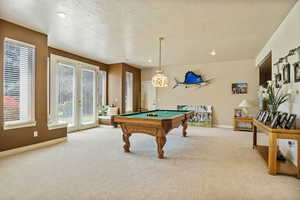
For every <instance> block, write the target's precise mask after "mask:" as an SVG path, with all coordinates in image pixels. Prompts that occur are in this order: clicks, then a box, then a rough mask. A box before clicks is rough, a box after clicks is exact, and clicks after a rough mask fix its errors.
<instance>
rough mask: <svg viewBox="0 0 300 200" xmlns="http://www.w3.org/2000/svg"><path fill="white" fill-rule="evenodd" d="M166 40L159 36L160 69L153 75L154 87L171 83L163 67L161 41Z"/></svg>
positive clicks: (161, 86)
mask: <svg viewBox="0 0 300 200" xmlns="http://www.w3.org/2000/svg"><path fill="white" fill-rule="evenodd" d="M162 40H164V38H163V37H160V38H159V70H157V71H156V74H155V75H154V76H153V77H152V85H153V87H159V88H163V87H167V86H168V84H169V80H168V77H167V76H166V75H165V74H164V73H163V71H162V69H161V41H162Z"/></svg>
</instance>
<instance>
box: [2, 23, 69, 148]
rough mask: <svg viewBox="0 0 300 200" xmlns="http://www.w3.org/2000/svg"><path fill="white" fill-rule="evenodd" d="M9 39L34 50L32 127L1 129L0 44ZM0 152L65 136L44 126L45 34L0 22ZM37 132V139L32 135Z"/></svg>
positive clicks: (45, 84) (62, 130)
mask: <svg viewBox="0 0 300 200" xmlns="http://www.w3.org/2000/svg"><path fill="white" fill-rule="evenodd" d="M5 37H8V38H11V39H14V40H18V41H22V42H26V43H29V44H32V45H35V47H36V66H35V67H36V71H35V72H36V77H35V120H36V122H37V124H36V126H35V127H27V128H18V129H11V130H4V129H3V78H2V77H3V45H4V44H3V41H4V38H5ZM0 47H1V48H0V77H1V79H0V80H1V81H0V151H4V150H9V149H13V148H17V147H22V146H26V145H31V144H36V143H40V142H45V141H48V140H52V139H57V138H61V137H66V135H67V130H66V128H62V129H55V130H51V131H50V130H48V127H47V121H48V119H47V117H48V115H47V56H48V44H47V35H45V34H43V33H39V32H36V31H33V30H30V29H27V28H24V27H22V26H19V25H16V24H13V23H10V22H7V21H4V20H2V19H0ZM34 131H38V137H33V132H34Z"/></svg>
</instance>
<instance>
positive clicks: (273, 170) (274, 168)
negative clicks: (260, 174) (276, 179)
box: [268, 133, 277, 175]
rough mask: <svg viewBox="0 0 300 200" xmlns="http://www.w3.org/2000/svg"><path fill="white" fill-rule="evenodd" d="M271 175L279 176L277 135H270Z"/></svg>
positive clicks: (269, 164)
mask: <svg viewBox="0 0 300 200" xmlns="http://www.w3.org/2000/svg"><path fill="white" fill-rule="evenodd" d="M268 168H269V174H271V175H276V174H277V137H276V134H275V133H269V160H268Z"/></svg>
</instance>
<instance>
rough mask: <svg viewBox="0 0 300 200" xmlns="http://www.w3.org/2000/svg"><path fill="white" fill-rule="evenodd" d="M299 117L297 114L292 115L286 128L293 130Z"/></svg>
mask: <svg viewBox="0 0 300 200" xmlns="http://www.w3.org/2000/svg"><path fill="white" fill-rule="evenodd" d="M296 117H297V115H295V114H290V117H289V119H288V120H287V124H286V125H285V128H287V129H291V128H292V127H293V125H294V122H295V120H296Z"/></svg>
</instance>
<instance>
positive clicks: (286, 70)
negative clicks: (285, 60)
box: [282, 64, 291, 84]
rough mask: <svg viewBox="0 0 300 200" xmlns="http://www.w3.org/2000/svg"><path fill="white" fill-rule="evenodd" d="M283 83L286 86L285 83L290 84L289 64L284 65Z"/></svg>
mask: <svg viewBox="0 0 300 200" xmlns="http://www.w3.org/2000/svg"><path fill="white" fill-rule="evenodd" d="M282 74H283V83H284V84H286V83H290V82H291V80H290V79H291V78H290V64H286V65H284V67H283V72H282Z"/></svg>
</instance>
